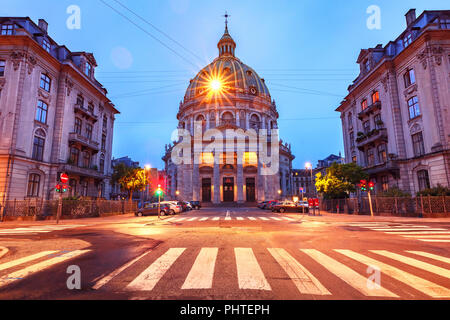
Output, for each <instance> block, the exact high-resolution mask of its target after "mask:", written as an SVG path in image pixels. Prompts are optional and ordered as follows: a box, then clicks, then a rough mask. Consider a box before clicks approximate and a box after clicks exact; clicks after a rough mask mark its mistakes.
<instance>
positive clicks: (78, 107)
mask: <svg viewBox="0 0 450 320" xmlns="http://www.w3.org/2000/svg"><path fill="white" fill-rule="evenodd" d="M73 110H74V112H75V113H78V114H79V115H81V116H82V117H83V118H85V119H87V120H92V121H93V122H94V123H95V122H97V121H98V117H97V116H96V115H95V114H94V113H92V112H90V111H89V110H88V109H85V108H84V107H83V106H81V105H79V104H75V105H74V107H73Z"/></svg>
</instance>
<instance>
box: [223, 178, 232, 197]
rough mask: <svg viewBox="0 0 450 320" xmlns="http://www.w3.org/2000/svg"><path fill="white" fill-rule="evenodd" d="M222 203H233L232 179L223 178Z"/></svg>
mask: <svg viewBox="0 0 450 320" xmlns="http://www.w3.org/2000/svg"><path fill="white" fill-rule="evenodd" d="M223 202H234V178H232V177H231V178H223Z"/></svg>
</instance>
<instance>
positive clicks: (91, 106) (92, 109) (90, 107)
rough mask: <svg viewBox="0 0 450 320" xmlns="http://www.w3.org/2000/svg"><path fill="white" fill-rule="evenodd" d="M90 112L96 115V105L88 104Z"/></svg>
mask: <svg viewBox="0 0 450 320" xmlns="http://www.w3.org/2000/svg"><path fill="white" fill-rule="evenodd" d="M88 111H89V112H90V113H92V114H94V105H93V104H92V103H89V104H88Z"/></svg>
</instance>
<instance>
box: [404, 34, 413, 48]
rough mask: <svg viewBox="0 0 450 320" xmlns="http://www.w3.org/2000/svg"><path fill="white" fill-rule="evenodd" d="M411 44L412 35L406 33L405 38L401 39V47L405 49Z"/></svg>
mask: <svg viewBox="0 0 450 320" xmlns="http://www.w3.org/2000/svg"><path fill="white" fill-rule="evenodd" d="M411 42H412V34H411V33H408V34H407V35H406V37H404V38H403V47H405V48H406V47H407V46H409V45H410V44H411Z"/></svg>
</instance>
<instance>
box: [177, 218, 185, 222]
mask: <svg viewBox="0 0 450 320" xmlns="http://www.w3.org/2000/svg"><path fill="white" fill-rule="evenodd" d="M186 219H187V218H178V219H175V220H174V221H176V222H178V221H183V220H186Z"/></svg>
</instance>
